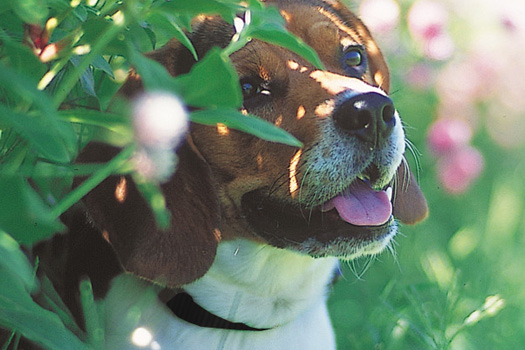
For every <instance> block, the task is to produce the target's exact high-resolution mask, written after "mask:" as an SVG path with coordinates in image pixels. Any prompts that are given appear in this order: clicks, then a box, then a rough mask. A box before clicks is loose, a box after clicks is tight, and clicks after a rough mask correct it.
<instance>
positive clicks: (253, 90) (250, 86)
mask: <svg viewBox="0 0 525 350" xmlns="http://www.w3.org/2000/svg"><path fill="white" fill-rule="evenodd" d="M241 90H242V97H243V98H244V99H245V100H246V99H248V98H251V97H255V96H256V95H257V94H258V93H260V91H261V88H260V86H258V85H255V84H254V83H252V82H249V81H245V82H243V81H241Z"/></svg>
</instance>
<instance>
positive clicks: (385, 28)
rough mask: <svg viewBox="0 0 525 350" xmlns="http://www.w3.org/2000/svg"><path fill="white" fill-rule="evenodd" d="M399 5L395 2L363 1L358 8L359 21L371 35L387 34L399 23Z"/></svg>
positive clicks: (380, 0)
mask: <svg viewBox="0 0 525 350" xmlns="http://www.w3.org/2000/svg"><path fill="white" fill-rule="evenodd" d="M399 12H400V10H399V5H398V3H397V2H396V1H395V0H365V1H363V2H362V3H361V6H360V7H359V14H360V17H361V19H362V20H363V21H364V22H365V23H366V25H367V26H368V28H369V29H370V30H371V31H372V32H373V33H378V34H382V33H384V34H387V33H389V32H390V31H392V30H393V29H395V28H396V27H397V25H398V23H399Z"/></svg>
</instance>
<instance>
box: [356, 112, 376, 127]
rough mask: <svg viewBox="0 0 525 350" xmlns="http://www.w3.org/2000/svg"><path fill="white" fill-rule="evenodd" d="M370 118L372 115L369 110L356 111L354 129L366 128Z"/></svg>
mask: <svg viewBox="0 0 525 350" xmlns="http://www.w3.org/2000/svg"><path fill="white" fill-rule="evenodd" d="M371 120H372V116H371V115H370V111H367V110H364V111H359V112H357V118H356V121H357V123H356V125H355V127H354V128H355V129H362V128H363V129H367V128H369V127H370V122H371Z"/></svg>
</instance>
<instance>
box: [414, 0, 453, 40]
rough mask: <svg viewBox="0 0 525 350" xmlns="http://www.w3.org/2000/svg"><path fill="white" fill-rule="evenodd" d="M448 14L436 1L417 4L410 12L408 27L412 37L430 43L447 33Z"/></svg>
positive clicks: (422, 1) (422, 0)
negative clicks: (429, 41)
mask: <svg viewBox="0 0 525 350" xmlns="http://www.w3.org/2000/svg"><path fill="white" fill-rule="evenodd" d="M447 21H448V12H447V10H446V9H445V7H444V6H443V5H442V4H440V3H438V2H434V1H427V0H421V1H418V2H416V3H415V4H414V5H412V7H411V8H410V10H409V12H408V27H409V30H410V33H411V34H412V36H413V37H414V38H416V39H418V40H423V41H428V40H430V39H433V38H436V37H438V36H440V35H442V34H443V33H444V32H445V26H446V24H447Z"/></svg>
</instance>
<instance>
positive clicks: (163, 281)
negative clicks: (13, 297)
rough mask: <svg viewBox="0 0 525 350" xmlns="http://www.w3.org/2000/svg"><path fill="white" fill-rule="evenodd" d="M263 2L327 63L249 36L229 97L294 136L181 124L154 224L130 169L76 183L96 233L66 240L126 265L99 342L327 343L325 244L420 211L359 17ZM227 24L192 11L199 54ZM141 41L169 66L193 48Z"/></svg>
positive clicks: (362, 243)
mask: <svg viewBox="0 0 525 350" xmlns="http://www.w3.org/2000/svg"><path fill="white" fill-rule="evenodd" d="M265 2H266V4H267V6H278V8H279V9H280V12H281V14H282V15H283V17H284V18H285V20H286V25H287V29H288V30H289V31H290V32H291V33H293V34H295V35H296V36H298V37H299V38H301V39H302V40H303V41H304V42H306V43H307V44H308V45H310V46H311V47H312V48H313V49H314V50H315V51H317V53H318V55H319V57H320V59H321V60H322V62H323V63H324V66H325V67H326V70H319V69H317V68H315V67H314V66H313V65H312V64H311V63H309V62H308V61H306V60H305V59H303V58H302V57H300V56H299V55H297V54H295V53H293V52H291V51H289V50H287V49H285V48H282V47H279V46H276V45H272V44H269V43H266V42H263V41H259V40H252V41H251V42H249V43H248V44H247V45H246V46H245V47H244V48H242V49H240V50H238V51H237V52H235V53H233V54H232V55H231V60H232V62H233V65H234V66H235V68H236V70H237V73H238V75H239V77H240V84H241V87H242V91H243V95H244V104H243V110H244V111H246V112H248V113H250V114H253V115H256V116H259V117H260V118H262V119H264V120H266V121H269V122H271V123H274V124H275V125H278V126H279V127H281V128H283V129H284V130H286V131H288V132H289V133H291V134H292V135H294V136H295V137H296V138H297V139H299V140H300V141H301V142H302V143H303V145H304V146H303V147H302V148H296V147H292V146H283V145H281V144H276V143H271V142H267V141H264V140H261V139H258V138H257V137H254V136H252V135H248V134H245V133H242V132H240V131H236V130H233V129H228V128H224V126H222V127H221V128H220V129H218V128H217V127H213V126H205V125H199V124H192V125H191V127H190V130H189V131H188V134H187V138H186V141H185V142H184V143H183V144H182V145H181V146H180V147H179V148H178V150H177V154H178V158H179V164H178V169H177V171H176V173H175V175H174V176H173V178H172V179H171V180H169V181H168V182H166V183H164V184H163V185H162V191H163V193H164V195H165V198H166V202H167V207H168V209H169V210H170V212H171V226H170V227H169V228H168V229H164V230H163V229H160V228H158V226H157V224H156V221H155V218H154V216H153V214H152V212H151V210H150V208H149V207H148V205H147V204H146V201H145V200H144V199H143V198H142V197H141V195H140V193H139V191H138V189H137V186H136V185H135V184H134V183H133V180H132V178H131V177H128V176H113V177H110V178H108V179H107V180H105V181H104V182H103V183H102V184H100V185H99V186H98V187H97V188H95V189H94V190H93V191H92V192H91V193H89V194H88V195H87V196H86V198H85V200H84V203H85V206H86V208H87V212H88V213H89V220H90V223H91V222H92V223H94V227H95V228H96V232H97V237H98V238H96V239H98V240H100V244H102V245H104V248H100V249H96V250H93V251H90V252H87V251H86V249H88V248H86V247H88V246H87V245H81V247H79V250H83V251H84V252H83V254H82V255H83V256H86V255H90V256H91V258H93V257H96V259H98V261H100V259H106V261H107V259H108V258H107V257H104V258H102V257H100V256H101V255H102V254H105V255H107V254H113V255H112V256H114V258H111V259H113V261H112V263H114V264H116V265H118V266H121V267H122V268H123V270H125V271H126V272H127V273H126V274H124V275H120V276H119V277H117V278H116V279H115V280H114V282H113V283H112V287H111V288H109V291H108V292H107V295H105V301H104V303H105V312H106V315H107V317H106V329H105V335H106V348H108V349H144V348H148V349H163V350H164V349H184V350H194V349H206V350H219V349H224V350H241V349H250V350H258V349H260V350H268V349H272V350H277V349H286V350H292V349H297V350H299V349H300V350H309V349H312V350H314V349H315V350H321V349H322V350H328V349H335V337H334V333H333V330H332V327H331V323H330V318H329V316H328V313H327V306H326V299H327V291H328V289H329V285H330V283H331V281H332V279H333V277H334V274H335V273H336V272H337V269H338V261H339V259H343V260H349V259H355V258H358V257H360V256H363V255H375V254H379V253H380V252H381V251H382V250H383V249H385V247H388V246H389V245H390V244H391V243H392V240H393V238H394V236H395V235H396V232H397V230H398V222H403V223H408V224H414V223H416V222H418V221H420V220H422V219H424V218H425V217H426V215H427V211H428V209H427V204H426V201H425V198H424V196H423V195H422V193H421V191H420V189H419V187H418V185H417V183H416V180H415V179H414V176H413V175H412V173H411V172H410V170H409V169H408V165H407V162H406V161H405V160H404V152H405V135H404V131H403V127H402V123H401V120H400V117H399V114H398V112H397V111H396V109H395V107H394V104H393V102H392V100H391V99H390V98H389V96H388V90H389V72H388V68H387V65H386V63H385V60H384V59H383V56H382V54H381V52H380V50H379V48H378V46H377V45H376V43H375V42H374V40H373V39H372V37H371V35H370V33H369V31H368V30H367V28H366V27H365V26H364V24H363V23H362V22H361V21H360V20H359V19H358V18H357V17H356V16H355V15H354V14H353V13H351V12H350V11H349V10H348V9H347V8H346V7H345V6H344V5H342V4H341V3H339V2H338V1H336V0H325V1H323V0H268V1H265ZM234 34H235V32H234V29H233V28H232V26H231V24H228V23H226V22H225V21H223V20H222V19H220V18H219V17H206V18H201V19H200V20H199V21H198V22H197V23H195V24H194V27H193V31H192V32H191V33H190V34H189V38H190V39H191V40H192V42H193V45H194V46H195V48H196V50H197V53H198V56H199V57H203V56H204V55H205V54H206V52H207V51H208V50H210V49H211V48H212V47H214V46H219V47H226V46H227V45H228V43H229V42H230V40H231V38H232V36H233V35H234ZM150 57H152V58H153V59H155V60H157V61H159V62H160V63H162V64H163V65H164V66H165V67H166V69H167V70H168V72H169V73H170V74H172V75H180V74H184V73H187V72H188V71H189V70H190V69H191V67H192V65H193V64H194V63H195V62H194V60H193V57H192V55H191V54H190V53H189V51H188V50H187V49H186V48H185V47H184V46H183V45H181V44H180V43H178V42H176V41H172V42H170V43H168V44H167V45H166V46H165V47H163V48H161V49H159V50H157V51H155V52H153V53H151V54H150ZM140 91H141V82H140V77H138V76H137V75H132V76H131V77H130V78H129V80H128V82H127V83H126V84H125V85H124V87H123V88H122V94H124V95H125V96H128V97H130V98H133V97H134V96H137V95H138V94H139V93H140ZM117 151H118V150H115V149H112V148H110V147H109V146H104V145H101V144H96V143H94V144H90V145H88V146H87V147H86V148H85V149H84V150H83V152H82V153H81V155H80V157H79V161H80V162H84V163H86V162H101V161H107V160H109V159H111V157H112V156H113V155H115V154H116V152H117ZM116 189H119V191H120V192H119V195H118V196H116V195H115V191H116ZM93 230H95V229H93ZM90 235H92V232H90ZM102 236H103V237H104V239H102V238H101V237H102ZM108 242H109V243H108ZM108 247H111V249H110V248H108ZM97 254H98V255H97ZM72 256H74V254H73V255H72ZM85 265H89V264H86V263H84V267H83V268H85V269H93V268H92V267H85ZM99 265H100V263H99ZM105 266H106V268H105V269H102V270H104V271H89V273H87V272H86V271H84V272H86V273H87V274H89V275H90V276H91V279H92V280H94V287H95V289H96V288H98V284H97V283H98V282H97V276H96V275H97V274H98V275H99V276H100V275H103V274H106V277H107V278H106V279H107V280H109V279H110V277H113V276H114V275H115V274H116V272H117V271H119V269H109V270H110V272H108V268H107V266H108V265H105ZM77 272H78V271H77ZM152 285H162V286H165V287H166V288H167V292H166V291H164V292H163V293H161V295H168V294H169V297H159V298H157V297H155V298H153V300H149V302H148V303H147V305H148V306H147V307H146V308H142V309H141V310H142V312H138V313H137V312H135V314H134V317H133V318H132V319H133V322H132V326H131V329H132V330H134V332H132V333H130V332H123V331H122V329H121V325H122V322H124V321H123V320H124V319H127V320H128V321H129V312H130V310H131V309H133V307H134V306H135V305H137V304H141V303H142V301H141V300H142V299H141V298H143V296H144V295H146V294H147V291H148V290H149V289H150V288H152V287H151V286H152ZM153 288H155V287H153ZM150 299H151V298H150ZM348 317H352V315H348ZM137 332H138V333H137ZM137 334H138V335H142V337H138V335H137ZM137 337H138V338H137ZM137 339H138V340H137Z"/></svg>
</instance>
